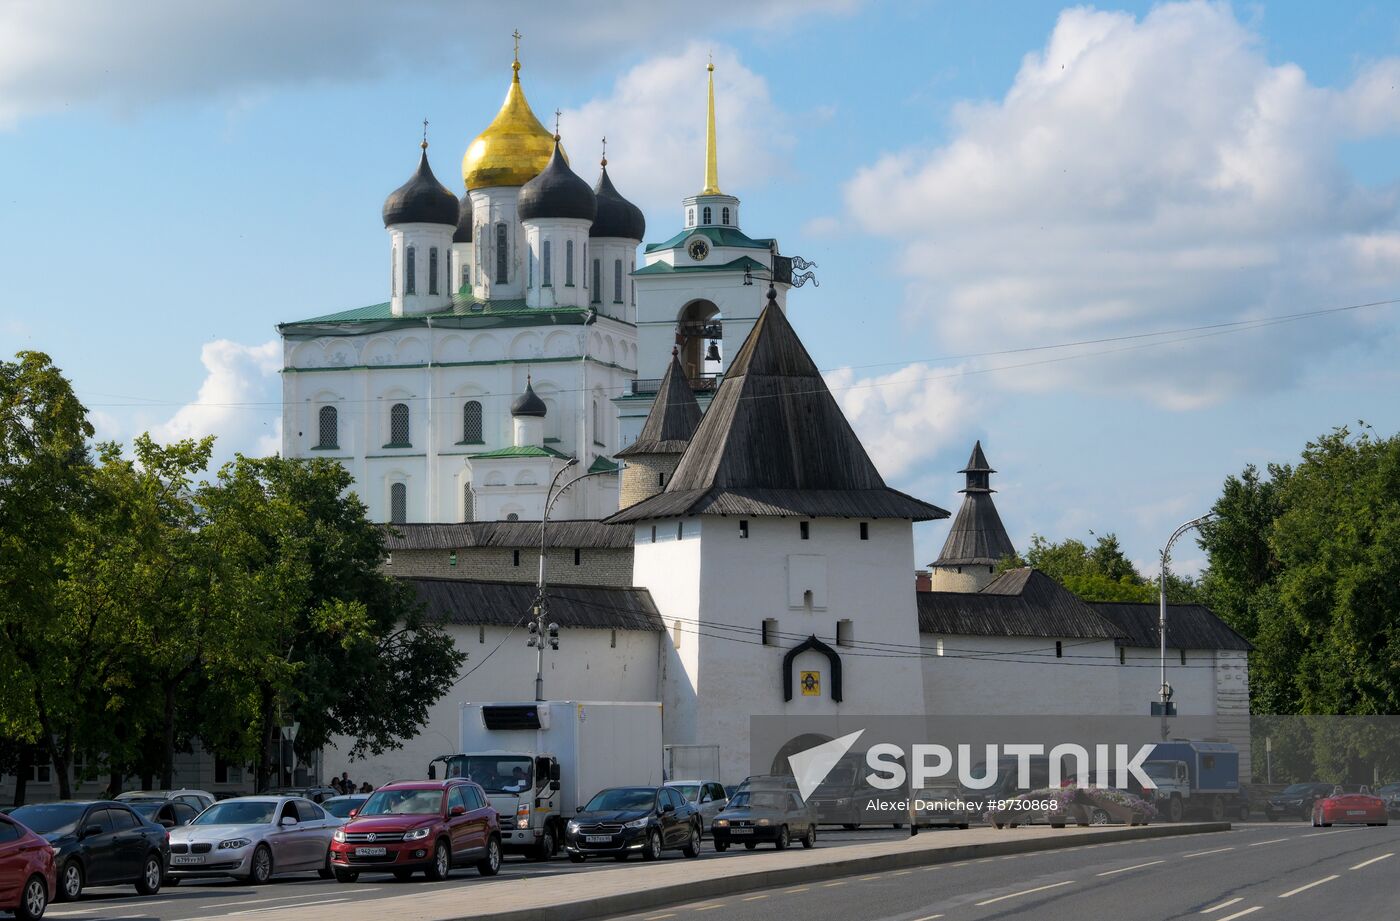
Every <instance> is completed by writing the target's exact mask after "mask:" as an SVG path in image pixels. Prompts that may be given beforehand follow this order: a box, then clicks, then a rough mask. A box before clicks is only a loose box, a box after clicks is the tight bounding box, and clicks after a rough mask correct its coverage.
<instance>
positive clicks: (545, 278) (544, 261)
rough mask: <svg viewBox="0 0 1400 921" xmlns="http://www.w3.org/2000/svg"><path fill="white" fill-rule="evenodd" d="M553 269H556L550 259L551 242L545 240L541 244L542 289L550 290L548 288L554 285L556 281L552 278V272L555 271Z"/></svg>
mask: <svg viewBox="0 0 1400 921" xmlns="http://www.w3.org/2000/svg"><path fill="white" fill-rule="evenodd" d="M553 268H554V267H553V266H552V265H551V264H550V258H549V241H548V240H545V241H544V242H543V243H541V244H540V286H541V287H544V288H548V287H550V286H551V285H552V284H553V281H554V280H553V278H551V277H550V270H551V269H553Z"/></svg>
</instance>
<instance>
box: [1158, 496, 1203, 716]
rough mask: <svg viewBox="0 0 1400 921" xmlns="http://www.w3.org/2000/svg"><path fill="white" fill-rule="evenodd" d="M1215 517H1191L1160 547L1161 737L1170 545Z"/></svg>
mask: <svg viewBox="0 0 1400 921" xmlns="http://www.w3.org/2000/svg"><path fill="white" fill-rule="evenodd" d="M1214 517H1215V513H1214V512H1208V513H1206V514H1204V515H1202V516H1201V517H1200V518H1193V519H1191V520H1190V521H1188V522H1186V523H1185V524H1184V525H1182V526H1181V527H1179V528H1177V529H1176V530H1175V531H1173V532H1172V536H1171V537H1169V538H1168V539H1167V545H1166V546H1165V547H1163V548H1162V565H1161V569H1160V570H1159V571H1158V573H1157V601H1158V616H1157V637H1158V642H1159V644H1160V657H1161V669H1162V675H1161V678H1162V683H1161V686H1160V687H1159V688H1158V689H1157V694H1158V698H1159V700H1160V708H1161V717H1162V738H1164V739H1165V738H1166V733H1167V717H1168V716H1171V715H1172V713H1171V699H1172V686H1171V685H1170V684H1167V565H1168V563H1169V562H1170V561H1171V554H1172V545H1173V544H1175V543H1176V542H1177V540H1178V539H1179V538H1180V537H1181V535H1183V534H1185V533H1186V532H1187V531H1190V530H1192V529H1193V528H1199V527H1200V526H1201V525H1203V524H1205V523H1207V522H1208V521H1210V520H1211V519H1212V518H1214Z"/></svg>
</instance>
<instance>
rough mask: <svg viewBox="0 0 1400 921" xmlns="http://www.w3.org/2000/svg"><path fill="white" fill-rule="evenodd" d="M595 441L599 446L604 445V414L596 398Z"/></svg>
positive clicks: (594, 402)
mask: <svg viewBox="0 0 1400 921" xmlns="http://www.w3.org/2000/svg"><path fill="white" fill-rule="evenodd" d="M593 443H594V444H595V445H598V446H599V447H601V446H602V445H603V414H602V412H601V411H600V410H599V408H598V401H597V400H596V399H595V400H594V401H593Z"/></svg>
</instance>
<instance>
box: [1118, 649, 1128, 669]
mask: <svg viewBox="0 0 1400 921" xmlns="http://www.w3.org/2000/svg"><path fill="white" fill-rule="evenodd" d="M1118 664H1119V665H1127V664H1128V647H1126V646H1119V647H1118Z"/></svg>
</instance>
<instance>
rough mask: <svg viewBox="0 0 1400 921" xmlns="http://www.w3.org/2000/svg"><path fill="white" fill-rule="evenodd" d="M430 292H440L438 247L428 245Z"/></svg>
mask: <svg viewBox="0 0 1400 921" xmlns="http://www.w3.org/2000/svg"><path fill="white" fill-rule="evenodd" d="M428 293H429V294H437V293H438V248H437V247H436V246H430V247H428Z"/></svg>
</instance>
